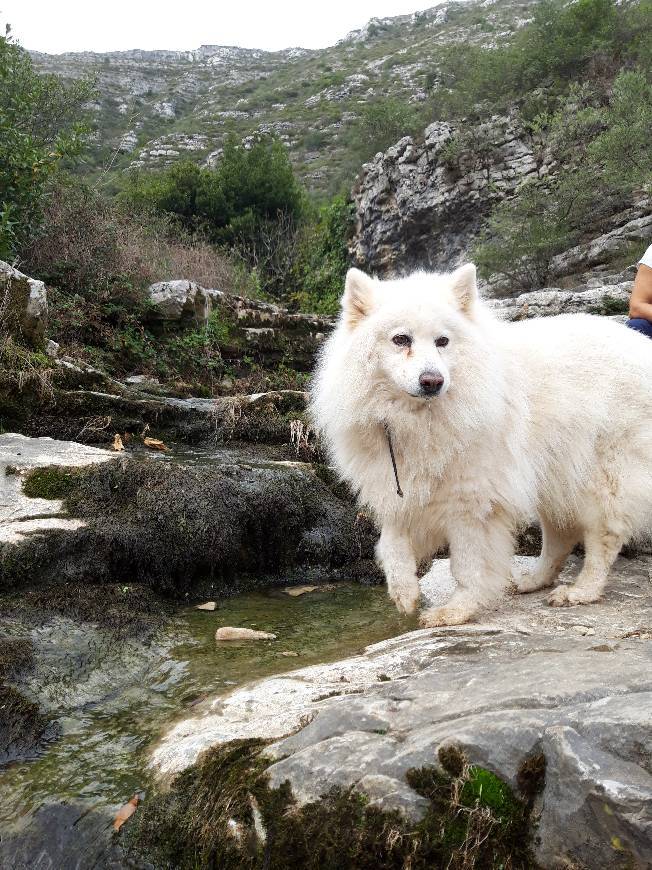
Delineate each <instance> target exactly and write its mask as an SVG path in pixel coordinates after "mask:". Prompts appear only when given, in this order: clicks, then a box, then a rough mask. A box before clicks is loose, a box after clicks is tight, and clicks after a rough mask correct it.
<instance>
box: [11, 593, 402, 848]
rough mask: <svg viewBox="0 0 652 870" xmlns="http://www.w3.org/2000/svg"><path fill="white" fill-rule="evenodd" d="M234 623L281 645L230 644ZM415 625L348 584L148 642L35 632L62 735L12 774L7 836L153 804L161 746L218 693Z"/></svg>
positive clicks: (222, 610) (52, 626)
mask: <svg viewBox="0 0 652 870" xmlns="http://www.w3.org/2000/svg"><path fill="white" fill-rule="evenodd" d="M126 590H127V591H126V593H125V594H128V587H126ZM224 625H235V626H243V627H250V628H257V629H260V630H264V631H270V632H273V633H275V634H277V640H275V641H249V642H242V641H241V642H230V643H224V642H223V643H220V644H218V643H216V641H215V639H214V634H215V630H216V628H218V627H220V626H224ZM411 627H413V626H412V624H411V622H410V620H409V619H408V618H406V617H401V616H400V615H399V614H398V613H397V611H396V608H395V607H394V605H393V604H392V602H391V601H390V600H389V598H388V597H387V594H386V592H385V590H384V589H383V588H379V587H376V588H368V587H362V586H358V585H353V584H350V585H349V584H341V585H337V586H335V587H330V588H329V587H326V588H324V589H323V590H322V589H320V590H319V591H313V592H308V593H305V594H303V595H301V596H298V597H292V596H290V595H289V594H287V593H286V592H284V591H283V590H281V589H279V590H275V591H272V592H267V593H251V594H247V595H242V596H239V597H236V598H233V599H229V600H226V601H222V602H219V604H218V609H217V610H215V611H212V612H211V611H199V610H196V609H195V608H193V607H187V608H184V609H182V610H180V611H179V612H177V613H176V614H175V615H174V616H173V617H172V619H171V620H170V621H169V622H167V623H166V625H165V627H164V628H163V629H160V630H158V632H157V633H156V634H155V636H154V637H153V638H150V639H149V640H148V641H146V642H143V641H139V640H134V639H133V638H129V639H126V640H116V638H115V636H111V635H110V634H109V633H108V632H107V631H105V630H101V629H99V628H96V627H93V626H89V625H87V624H80V623H75V622H73V621H72V620H68V619H65V618H63V617H54V618H53V619H52V620H51V621H49V622H48V623H46V624H45V625H42V626H38V627H34V628H32V629H31V633H30V636H31V638H32V641H33V642H34V645H35V648H36V651H37V664H36V669H35V672H34V674H33V675H32V676H31V677H30V679H29V682H28V689H29V691H30V693H31V694H32V695H33V696H34V697H35V698H37V699H38V700H39V702H40V705H41V706H42V707H43V708H44V709H46V710H47V711H48V712H49V713H51V715H52V717H53V719H54V720H56V721H57V722H58V727H59V729H60V736H59V737H57V738H56V739H53V740H52V741H51V742H50V743H49V744H48V745H47V746H46V747H45V749H44V750H43V751H42V753H41V754H40V755H39V756H37V757H36V758H35V759H33V760H31V761H28V762H24V763H21V764H14V765H12V766H9V767H6V768H5V769H0V830H2V832H3V838H4V837H5V836H6V835H7V834H10V835H11V834H13V836H14V837H15V836H16V835H18V836H20V834H19V832H20V831H21V830H23V829H25V827H26V826H28V825H29V821H30V818H31V817H32V816H33V814H34V813H36V812H38V811H39V810H40V808H42V807H43V806H44V805H48V804H62V803H65V804H74V806H75V807H76V808H77V809H78V811H79V812H80V813H83V812H84V811H89V812H90V811H99V812H100V813H103V814H104V813H107V814H109V813H110V814H111V815H113V814H114V813H115V811H116V809H117V808H118V807H120V806H121V805H123V804H124V803H125V802H126V801H128V800H129V799H130V798H131V797H132V795H134V794H135V793H137V792H141V793H142V792H144V793H145V797H146V794H147V792H148V791H149V790H150V789H151V786H152V783H151V782H150V779H149V775H148V771H147V759H148V755H149V752H150V751H151V748H152V747H153V745H154V744H155V743H156V741H157V739H158V738H159V737H160V735H161V734H162V733H163V732H164V731H166V730H167V729H168V728H169V727H170V725H171V724H173V723H174V722H175V721H176V720H177V719H178V718H180V717H185V716H187V715H188V713H189V710H192V708H193V707H195V706H196V705H198V704H200V703H201V702H202V700H203V699H204V698H206V697H207V696H212V695H216V694H220V693H226V692H228V691H230V690H232V689H233V688H234V687H236V686H239V685H241V684H243V683H245V682H250V681H252V680H255V679H257V678H259V677H262V676H265V675H269V674H272V673H281V672H287V671H290V670H294V669H295V668H298V667H302V666H304V665H308V664H314V663H317V662H327V661H333V660H336V659H339V658H343V657H345V656H348V655H351V654H355V653H356V652H359V651H361V650H362V649H363V648H364V647H365V646H366V645H368V644H370V643H374V642H376V641H379V640H383V639H385V638H388V637H391V636H395V635H397V634H399V633H401V632H403V631H407V630H409V629H410V628H411ZM23 630H24V629H23ZM10 632H11V627H10ZM14 633H16V634H18V633H19V627H18V626H16V627H15V628H14ZM284 653H296V655H284ZM12 839H13V837H12Z"/></svg>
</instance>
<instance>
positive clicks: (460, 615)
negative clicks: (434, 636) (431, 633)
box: [419, 601, 477, 628]
mask: <svg viewBox="0 0 652 870" xmlns="http://www.w3.org/2000/svg"><path fill="white" fill-rule="evenodd" d="M476 613H477V607H475V606H473V605H471V604H469V603H468V602H460V603H459V604H456V603H455V601H451V602H450V603H449V604H446V605H445V606H444V607H431V608H430V609H429V610H424V611H423V613H422V614H421V616H420V617H419V622H420V623H421V625H422V626H423V628H439V627H440V626H442V625H463V624H464V623H465V622H469V620H471V619H473V617H474V616H475V615H476Z"/></svg>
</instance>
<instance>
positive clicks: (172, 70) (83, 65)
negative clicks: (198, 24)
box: [32, 0, 533, 193]
mask: <svg viewBox="0 0 652 870" xmlns="http://www.w3.org/2000/svg"><path fill="white" fill-rule="evenodd" d="M532 5H533V4H532V3H531V2H529V0H494V2H491V0H490V2H486V0H485V2H464V3H461V2H446V3H443V4H442V5H440V6H437V7H435V8H433V9H429V10H426V11H423V12H416V13H414V14H412V15H405V16H399V17H396V18H383V19H372V20H371V21H369V22H368V24H367V25H366V26H365V27H364V28H362V29H361V30H357V31H353V32H351V33H349V34H348V35H347V36H346V37H344V38H343V39H342V40H340V41H339V42H338V43H337V44H336V45H334V46H332V47H330V48H326V49H323V50H319V51H308V50H305V49H301V48H290V49H286V50H285V51H280V52H264V51H256V50H250V49H243V48H234V47H230V46H219V45H203V46H201V47H200V48H198V49H196V50H194V51H187V52H177V51H139V50H134V51H125V52H115V53H107V54H96V53H93V52H83V53H70V54H61V55H46V54H40V53H37V52H33V53H32V57H33V59H34V61H35V63H36V66H37V69H39V70H40V71H47V72H52V73H56V74H58V75H62V76H64V77H67V78H84V77H90V78H93V79H95V81H96V84H97V100H96V102H94V103H93V104H92V106H91V109H92V113H93V116H94V121H95V122H96V125H97V134H96V136H95V142H96V143H97V144H96V145H95V146H94V147H93V149H92V150H91V154H90V157H89V158H88V162H87V164H86V168H87V169H88V170H89V171H91V172H99V171H100V170H101V169H102V168H103V169H108V170H109V171H111V172H113V171H119V170H124V169H127V168H151V167H162V166H165V165H168V164H170V163H172V162H174V161H176V160H180V159H183V158H191V159H193V160H196V161H199V162H202V163H204V164H207V165H211V164H212V163H213V162H214V161H215V159H216V157H217V156H218V154H219V149H220V146H221V143H222V141H223V139H224V136H225V134H226V133H227V132H229V131H235V132H236V133H237V134H238V135H240V136H242V137H246V136H249V135H252V134H255V133H256V132H265V131H267V132H269V131H273V132H274V133H275V134H276V135H277V136H279V137H280V138H281V139H282V140H283V141H284V142H285V143H286V144H287V146H288V148H289V149H290V153H291V157H292V161H293V163H294V166H295V169H296V170H297V172H298V174H299V175H300V177H301V178H302V179H303V180H304V182H305V184H306V186H307V187H308V189H309V190H311V191H314V192H318V193H329V192H333V190H334V189H337V188H338V187H339V186H340V185H341V184H342V183H347V184H348V183H350V181H351V180H352V179H353V177H354V175H355V174H356V172H357V169H358V168H359V166H360V163H361V162H362V161H361V159H360V150H359V147H357V146H358V143H357V142H356V140H357V128H356V124H357V121H358V120H359V117H360V112H361V110H362V109H363V107H364V106H365V105H366V104H369V103H370V102H373V101H374V100H376V99H378V98H387V97H396V98H398V99H400V100H401V101H402V102H403V103H405V104H407V105H410V106H412V107H413V108H414V113H415V117H418V116H419V109H420V108H424V107H426V106H427V102H428V99H429V94H430V91H431V90H432V88H433V87H434V86H435V85H436V83H437V78H438V50H440V49H441V47H442V46H447V45H452V44H458V43H460V44H461V43H463V44H465V45H469V44H478V45H483V46H484V47H489V46H492V45H500V44H503V43H504V42H505V41H506V40H509V37H510V36H511V35H512V34H513V33H514V31H515V30H517V29H518V28H519V27H520V26H522V25H523V24H524V23H525V22H526V21H527V20H528V13H529V10H530V9H531V6H532ZM429 120H430V118H429V117H428V113H427V108H426V109H425V112H424V117H423V123H420V124H419V122H418V121H417V122H416V125H417V126H418V127H420V128H421V129H423V127H424V126H425V124H426V123H427V122H428V121H429ZM388 144H389V143H388ZM371 156H373V155H372V154H367V155H363V159H364V158H366V157H371Z"/></svg>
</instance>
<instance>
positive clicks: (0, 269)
mask: <svg viewBox="0 0 652 870" xmlns="http://www.w3.org/2000/svg"><path fill="white" fill-rule="evenodd" d="M47 320H48V297H47V292H46V290H45V284H44V283H43V281H37V280H35V279H34V278H30V277H28V276H27V275H23V273H22V272H19V271H18V269H14V267H13V266H10V265H9V263H5V262H3V261H1V260H0V324H2V327H3V328H4V329H6V330H7V331H8V332H9V333H11V334H14V335H16V337H17V338H18V339H19V340H21V341H24V342H25V343H27V344H29V345H31V346H32V347H35V348H41V347H42V346H43V343H44V340H45V330H46V328H47Z"/></svg>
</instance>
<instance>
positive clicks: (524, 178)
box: [352, 115, 652, 292]
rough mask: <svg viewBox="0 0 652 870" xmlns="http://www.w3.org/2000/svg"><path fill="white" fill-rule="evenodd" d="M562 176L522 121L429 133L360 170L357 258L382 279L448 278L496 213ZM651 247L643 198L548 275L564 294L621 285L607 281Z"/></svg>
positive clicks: (433, 128)
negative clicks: (582, 286) (444, 274)
mask: <svg viewBox="0 0 652 870" xmlns="http://www.w3.org/2000/svg"><path fill="white" fill-rule="evenodd" d="M555 169H556V164H555V159H554V154H552V153H551V152H550V150H549V149H548V148H547V147H546V146H545V144H544V143H543V142H542V141H540V140H538V139H537V137H536V136H533V135H532V134H531V133H529V132H528V131H527V130H526V129H525V128H524V127H523V125H522V122H520V121H519V120H518V118H517V116H516V115H513V116H505V117H501V116H495V117H493V118H491V119H490V120H489V121H486V122H484V123H480V124H477V125H475V126H473V125H472V126H469V127H465V126H464V125H462V124H459V123H458V124H452V123H447V122H437V123H434V124H431V125H430V126H429V127H427V128H426V130H425V132H424V135H423V137H421V138H412V137H409V136H406V137H404V138H403V139H401V140H400V141H399V142H397V143H396V144H395V145H393V146H392V147H391V148H389V149H388V150H387V151H385V152H384V153H379V154H377V155H376V157H375V158H374V160H373V161H372V162H371V163H367V164H365V166H364V167H363V169H362V172H361V173H360V176H359V177H358V179H357V182H356V186H355V188H354V191H353V197H354V201H355V213H356V227H355V235H354V238H353V242H352V255H353V258H354V260H355V261H356V263H357V264H358V265H360V266H361V267H362V268H366V269H368V270H369V271H371V272H373V273H375V274H377V275H380V276H390V275H396V274H403V273H406V272H409V271H411V270H414V269H435V270H436V269H442V270H444V269H448V268H450V267H451V266H454V265H457V264H458V263H460V262H462V261H464V260H465V259H467V258H468V257H469V252H470V250H471V248H472V246H473V243H474V242H475V241H476V239H477V238H478V234H479V232H480V230H481V228H482V225H483V222H484V220H485V219H486V217H487V216H488V215H489V213H490V211H491V209H492V207H493V206H495V205H496V204H497V203H499V202H501V201H502V200H505V199H510V198H512V197H513V196H514V195H515V194H516V193H517V192H518V191H519V189H520V188H521V186H522V185H523V184H525V183H527V182H529V181H531V180H533V179H536V178H544V177H545V176H547V175H550V174H554V173H555ZM651 239H652V203H651V202H650V200H649V198H647V197H645V196H640V197H638V198H637V199H636V200H635V201H634V202H633V203H632V204H631V206H630V207H629V208H627V209H624V210H622V211H618V212H616V213H614V214H610V215H609V214H608V215H606V216H601V217H600V218H596V220H595V222H594V223H592V224H591V225H590V226H587V227H586V232H585V234H584V239H583V240H582V242H581V243H580V244H579V245H577V246H575V247H573V248H572V249H570V250H568V251H567V252H564V253H562V254H560V255H558V256H556V257H555V258H554V259H553V261H552V265H551V269H550V276H551V277H552V278H553V279H555V280H559V281H560V283H561V284H563V285H564V286H567V287H572V286H574V285H575V284H578V283H581V282H582V281H584V283H586V282H587V281H589V280H590V279H591V278H593V279H594V283H595V281H596V280H597V283H603V284H605V285H609V284H613V283H617V281H614V280H611V279H608V278H606V277H605V273H609V272H618V271H619V270H620V269H619V267H620V268H622V267H626V266H629V265H632V264H633V263H635V262H636V256H637V255H636V251H637V250H638V251H639V252H640V253H642V252H643V251H644V250H645V248H646V247H647V245H648V244H649V243H650V240H651ZM628 255H629V260H628V259H627V256H628ZM623 257H624V259H623ZM487 290H488V291H489V292H501V291H505V290H506V291H508V292H509V291H510V290H516V292H518V288H510V287H504V286H501V285H494V284H492V285H490V286H489V287H487Z"/></svg>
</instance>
